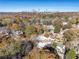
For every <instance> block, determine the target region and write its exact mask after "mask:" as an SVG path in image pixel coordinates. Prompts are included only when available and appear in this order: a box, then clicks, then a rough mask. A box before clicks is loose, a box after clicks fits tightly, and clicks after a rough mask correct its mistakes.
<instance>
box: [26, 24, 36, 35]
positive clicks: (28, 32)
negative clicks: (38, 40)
mask: <svg viewBox="0 0 79 59" xmlns="http://www.w3.org/2000/svg"><path fill="white" fill-rule="evenodd" d="M25 34H26V36H30V35H32V34H37V29H36V28H35V27H34V26H32V25H29V26H27V27H26V28H25Z"/></svg>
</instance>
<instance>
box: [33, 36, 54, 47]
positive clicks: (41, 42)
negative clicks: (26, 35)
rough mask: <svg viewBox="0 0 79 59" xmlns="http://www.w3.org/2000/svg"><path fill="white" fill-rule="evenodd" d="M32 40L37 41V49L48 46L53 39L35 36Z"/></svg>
mask: <svg viewBox="0 0 79 59" xmlns="http://www.w3.org/2000/svg"><path fill="white" fill-rule="evenodd" d="M34 40H37V43H36V44H37V47H38V48H43V47H45V46H47V45H50V44H51V43H52V41H53V40H54V39H52V38H51V37H45V36H43V35H39V36H37V37H36V38H35V39H34Z"/></svg>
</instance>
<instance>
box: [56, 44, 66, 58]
mask: <svg viewBox="0 0 79 59" xmlns="http://www.w3.org/2000/svg"><path fill="white" fill-rule="evenodd" d="M56 50H57V53H58V55H59V56H60V58H61V59H64V53H65V45H63V44H58V45H57V46H56Z"/></svg>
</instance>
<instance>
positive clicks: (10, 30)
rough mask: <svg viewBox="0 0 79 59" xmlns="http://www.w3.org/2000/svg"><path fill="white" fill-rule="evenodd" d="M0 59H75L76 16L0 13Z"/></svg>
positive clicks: (78, 44) (78, 51)
mask: <svg viewBox="0 0 79 59" xmlns="http://www.w3.org/2000/svg"><path fill="white" fill-rule="evenodd" d="M0 59H79V13H76V12H56V13H53V12H51V13H50V12H17V13H12V12H8V13H6V12H5V13H3V12H2V13H0Z"/></svg>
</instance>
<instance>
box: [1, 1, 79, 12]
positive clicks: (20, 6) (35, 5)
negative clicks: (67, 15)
mask: <svg viewBox="0 0 79 59" xmlns="http://www.w3.org/2000/svg"><path fill="white" fill-rule="evenodd" d="M22 11H24V12H25V11H28V12H32V11H39V12H44V11H47V12H79V0H0V12H22Z"/></svg>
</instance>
